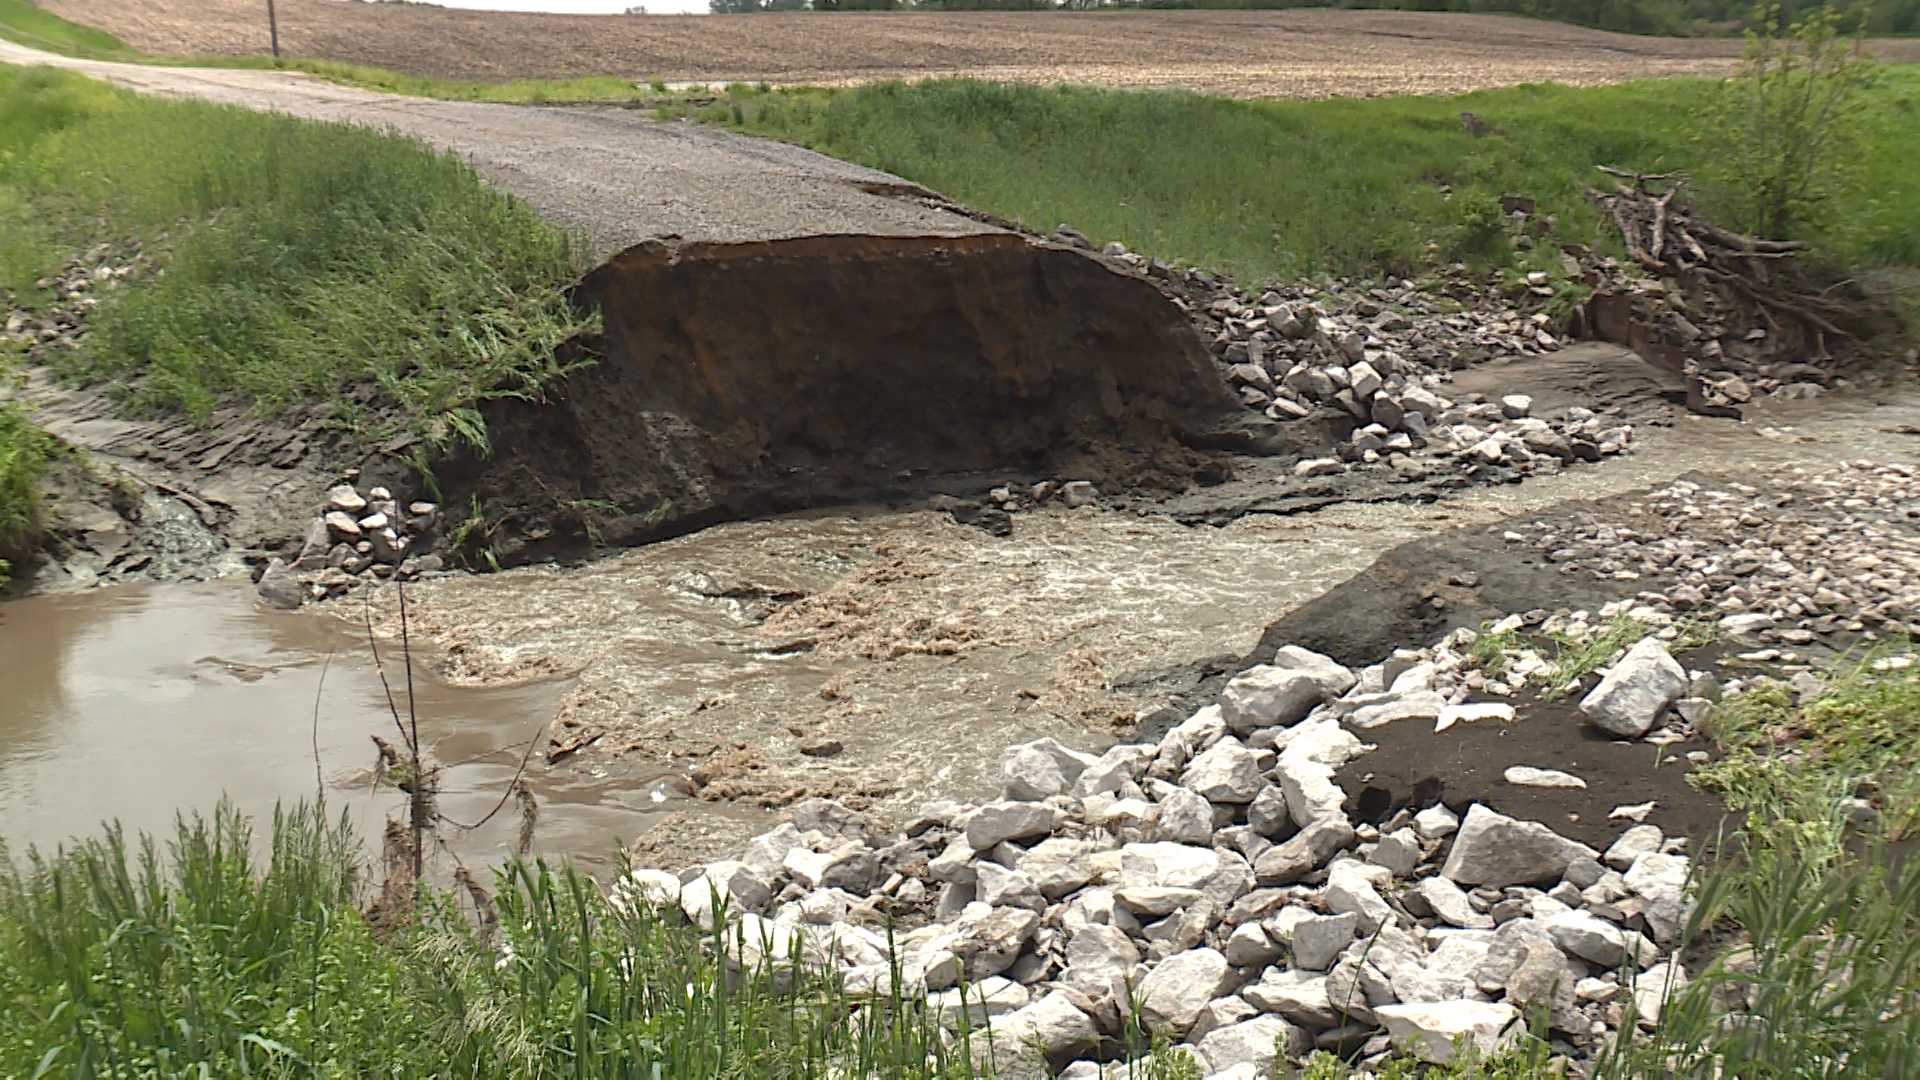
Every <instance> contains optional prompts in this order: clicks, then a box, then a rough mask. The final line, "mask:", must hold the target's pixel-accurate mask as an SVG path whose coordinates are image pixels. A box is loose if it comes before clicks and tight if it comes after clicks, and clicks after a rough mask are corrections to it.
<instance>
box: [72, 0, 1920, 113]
mask: <svg viewBox="0 0 1920 1080" xmlns="http://www.w3.org/2000/svg"><path fill="white" fill-rule="evenodd" d="M42 6H44V7H45V8H47V9H48V10H49V11H52V12H53V13H54V14H57V15H60V16H62V17H64V18H67V19H71V20H73V21H75V22H80V23H84V24H87V25H89V26H94V27H98V28H100V29H103V30H106V31H108V32H110V33H112V34H114V35H116V36H118V37H119V38H120V39H121V40H123V41H125V42H126V43H127V44H129V45H131V46H133V47H134V48H137V49H141V50H144V51H146V52H149V53H155V54H163V55H176V56H193V55H219V56H247V55H257V54H262V53H265V52H266V49H267V42H266V28H265V26H264V20H263V19H262V18H261V5H260V4H259V3H258V2H257V0H198V2H195V3H191V4H189V3H183V2H181V0H44V2H43V4H42ZM279 13H280V36H281V43H282V45H283V47H284V48H285V49H286V50H287V51H288V53H289V54H290V55H293V56H297V57H302V58H313V59H328V60H339V61H346V62H351V63H357V64H368V65H373V66H376V67H381V68H388V69H392V70H395V71H401V72H406V73H409V74H415V75H425V76H433V77H439V78H458V79H483V80H485V79H501V80H504V79H513V78H563V77H572V76H584V75H617V76H622V77H626V78H631V79H635V80H652V79H662V80H667V81H671V82H680V81H711V82H730V81H750V82H759V81H766V82H771V83H780V84H794V83H810V84H821V85H845V84H851V83H860V82H872V81H878V80H886V79H919V78H933V77H943V76H968V77H973V78H984V79H995V80H1003V81H1009V82H1023V83H1059V82H1071V83H1081V84H1094V85H1102V86H1110V87H1124V88H1136V89H1148V88H1161V89H1164V88H1185V89H1189V90H1195V91H1200V92H1204V93H1210V94H1223V95H1227V96H1232V97H1240V98H1312V97H1372V96H1379V95H1386V94H1404V93H1420V94H1443V93H1461V92H1465V91H1470V90H1478V89H1486V88H1490V87H1499V86H1511V85H1515V84H1519V83H1529V82H1547V81H1551V82H1559V83H1566V84H1571V85H1580V86H1590V85H1600V84H1606V83H1616V82H1623V81H1626V80H1629V79H1642V78H1652V77H1660V76H1675V75H1706V74H1714V73H1718V72H1720V71H1723V70H1726V68H1727V67H1728V66H1729V64H1730V63H1731V61H1732V60H1733V58H1734V57H1735V56H1737V55H1738V53H1739V50H1740V43H1739V42H1737V41H1729V40H1691V39H1674V38H1650V37H1632V36H1627V35H1621V34H1609V33H1603V32H1600V31H1595V30H1587V29H1582V28H1579V27H1574V26H1567V25H1562V24H1558V23H1550V22H1539V21H1534V20H1529V19H1519V18H1509V17H1504V16H1492V15H1450V14H1421V13H1406V12H1384V11H1381V12H1374V11H1365V12H1363V11H1338V12H1336V11H1246V12H1234V11H1180V12H1132V13H1117V14H1106V15H1095V14H1066V13H1045V12H1041V13H1026V12H1021V13H1013V12H1007V13H990V12H965V13H945V14H933V13H927V14H912V15H902V14H844V15H831V16H827V15H807V14H795V15H755V16H747V17H731V18H710V17H693V16H645V17H627V16H576V15H534V14H505V13H495V12H473V11H456V10H450V9H443V8H435V7H429V6H423V5H415V4H367V3H356V2H348V0H280V2H279ZM1874 51H1875V52H1876V53H1877V54H1878V55H1880V56H1882V57H1883V58H1885V59H1889V60H1920V40H1889V41H1882V42H1877V43H1875V46H1874Z"/></svg>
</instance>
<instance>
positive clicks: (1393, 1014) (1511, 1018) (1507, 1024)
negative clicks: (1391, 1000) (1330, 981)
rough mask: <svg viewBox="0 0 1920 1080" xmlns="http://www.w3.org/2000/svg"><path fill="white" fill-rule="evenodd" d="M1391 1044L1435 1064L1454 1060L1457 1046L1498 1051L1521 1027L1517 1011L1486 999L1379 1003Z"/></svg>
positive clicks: (1483, 1054) (1484, 1052) (1378, 1011)
mask: <svg viewBox="0 0 1920 1080" xmlns="http://www.w3.org/2000/svg"><path fill="white" fill-rule="evenodd" d="M1374 1015H1375V1016H1377V1017H1379V1019H1380V1023H1381V1024H1382V1025H1383V1026H1385V1027H1386V1029H1387V1034H1388V1036H1389V1037H1390V1038H1392V1040H1393V1045H1394V1046H1396V1047H1398V1048H1399V1049H1401V1050H1403V1051H1405V1052H1407V1053H1410V1054H1412V1055H1414V1056H1415V1057H1417V1058H1419V1059H1420V1060H1422V1061H1425V1062H1428V1063H1430V1064H1434V1065H1446V1064H1448V1063H1450V1062H1452V1061H1453V1059H1454V1054H1455V1047H1456V1046H1457V1045H1466V1046H1470V1047H1472V1048H1473V1050H1475V1051H1476V1052H1477V1053H1478V1054H1479V1056H1480V1057H1482V1058H1487V1057H1492V1056H1494V1055H1496V1054H1498V1053H1499V1052H1500V1051H1501V1050H1502V1049H1503V1048H1505V1047H1506V1046H1507V1045H1508V1044H1509V1043H1511V1042H1512V1041H1513V1040H1514V1039H1516V1038H1518V1037H1519V1033H1520V1031H1521V1030H1522V1028H1523V1025H1522V1024H1521V1023H1520V1010H1518V1009H1516V1008H1514V1007H1513V1006H1511V1005H1504V1004H1497V1003H1494V1002H1486V1001H1467V1000H1460V1001H1436V1002H1425V1003H1420V1004H1414V1005H1382V1006H1380V1007H1379V1008H1377V1009H1375V1010H1374Z"/></svg>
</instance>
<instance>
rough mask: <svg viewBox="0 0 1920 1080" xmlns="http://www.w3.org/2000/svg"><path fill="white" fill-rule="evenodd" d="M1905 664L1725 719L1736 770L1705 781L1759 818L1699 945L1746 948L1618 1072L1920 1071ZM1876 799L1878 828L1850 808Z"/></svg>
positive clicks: (1918, 882)
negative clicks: (1714, 939) (1735, 941)
mask: <svg viewBox="0 0 1920 1080" xmlns="http://www.w3.org/2000/svg"><path fill="white" fill-rule="evenodd" d="M1902 653H1907V654H1908V655H1911V653H1910V652H1909V651H1908V649H1907V648H1904V647H1903V648H1887V649H1882V650H1879V651H1876V652H1875V653H1872V654H1869V655H1868V656H1867V657H1866V658H1865V659H1864V660H1857V661H1854V662H1849V663H1843V664H1841V665H1839V666H1838V667H1836V668H1835V669H1834V670H1833V671H1832V672H1830V673H1829V675H1828V688H1827V690H1826V692H1825V693H1823V694H1821V695H1820V696H1818V697H1817V698H1815V699H1813V700H1811V701H1808V702H1803V703H1800V704H1798V705H1796V704H1795V703H1794V702H1793V701H1792V699H1791V697H1790V695H1789V694H1788V693H1787V692H1786V691H1784V690H1783V689H1780V688H1776V687H1767V688H1762V689H1757V690H1753V691H1749V692H1747V693H1745V694H1741V695H1738V696H1735V697H1734V698H1732V699H1730V700H1729V701H1728V702H1727V703H1726V704H1725V705H1724V706H1723V707H1721V708H1720V709H1718V710H1716V714H1715V732H1714V734H1715V738H1716V739H1717V740H1718V741H1719V742H1720V744H1721V746H1722V749H1723V750H1724V751H1725V755H1726V756H1725V757H1724V758H1722V759H1721V760H1719V761H1717V762H1714V763H1713V764H1711V765H1709V766H1707V767H1704V768H1702V769H1700V770H1697V771H1696V772H1695V773H1694V777H1695V779H1696V781H1697V782H1698V783H1700V784H1702V785H1703V786H1704V787H1706V788H1707V789H1708V790H1711V791H1714V792H1715V793H1717V794H1719V795H1721V796H1722V797H1724V798H1725V799H1727V801H1728V803H1729V804H1730V805H1731V806H1733V807H1734V808H1735V809H1739V810H1743V811H1745V812H1746V813H1747V815H1748V819H1747V826H1746V828H1745V830H1744V832H1743V834H1742V837H1741V840H1742V841H1743V842H1742V843H1741V844H1740V845H1739V854H1738V855H1737V856H1733V857H1730V858H1729V859H1728V861H1727V862H1725V863H1723V864H1722V865H1721V866H1720V867H1719V868H1718V869H1717V870H1716V871H1715V872H1713V873H1712V874H1710V875H1708V876H1707V877H1706V879H1705V880H1704V882H1703V884H1702V886H1701V889H1700V892H1699V896H1698V898H1697V907H1696V909H1695V913H1694V917H1693V920H1692V924H1693V925H1692V927H1691V929H1690V932H1689V936H1690V937H1691V938H1694V939H1699V938H1700V937H1702V936H1703V935H1707V934H1710V933H1712V932H1714V931H1716V930H1718V931H1727V930H1737V931H1738V932H1739V934H1740V935H1741V936H1742V937H1743V938H1744V942H1743V943H1742V944H1740V945H1739V946H1738V947H1736V948H1733V949H1731V950H1730V951H1727V952H1725V953H1723V954H1722V955H1721V956H1720V957H1719V958H1718V959H1717V960H1716V961H1715V963H1714V964H1713V966H1712V967H1711V968H1709V969H1708V970H1707V971H1706V972H1704V973H1703V977H1701V978H1698V979H1696V981H1695V982H1694V983H1693V984H1691V985H1690V986H1688V987H1687V988H1686V990H1685V991H1684V992H1682V993H1681V994H1680V995H1679V996H1678V998H1677V999H1676V1001H1675V1002H1674V1003H1673V1004H1672V1005H1670V1006H1669V1007H1668V1009H1667V1010H1666V1012H1665V1014H1664V1015H1663V1016H1662V1017H1661V1022H1660V1026H1659V1028H1658V1029H1657V1030H1656V1032H1655V1033H1654V1034H1653V1035H1652V1036H1651V1037H1649V1038H1647V1039H1644V1040H1640V1041H1637V1042H1634V1043H1632V1044H1629V1045H1625V1046H1622V1047H1620V1048H1619V1049H1618V1051H1617V1053H1616V1054H1614V1055H1613V1056H1612V1057H1611V1058H1609V1059H1608V1061H1607V1062H1605V1063H1604V1067H1603V1068H1602V1069H1601V1071H1600V1075H1602V1076H1641V1075H1675V1076H1689V1077H1690V1076H1701V1077H1706V1076H1742V1077H1745V1076H1758V1077H1802V1076H1833V1077H1838V1076H1863V1077H1864V1076H1873V1077H1880V1076H1913V1075H1916V1072H1920V859H1915V858H1913V857H1911V855H1912V851H1911V849H1912V845H1913V841H1914V838H1915V837H1914V831H1915V827H1916V824H1917V823H1920V816H1917V815H1920V665H1916V666H1913V667H1907V668H1905V669H1898V670H1894V669H1880V668H1876V667H1875V666H1874V661H1875V660H1877V659H1880V658H1882V657H1883V656H1891V655H1899V654H1902ZM1863 796H1864V797H1868V802H1869V803H1870V804H1871V805H1872V806H1873V807H1875V808H1876V809H1877V811H1878V813H1877V815H1876V816H1871V817H1868V818H1866V819H1864V820H1863V819H1860V818H1858V817H1855V816H1854V814H1853V813H1852V812H1851V811H1850V804H1849V801H1848V800H1852V799H1855V798H1859V797H1863ZM1850 819H1851V820H1850ZM1896 853H1904V856H1905V857H1901V856H1900V855H1899V854H1896ZM1729 997H1734V998H1738V999H1740V1000H1744V1001H1745V1002H1746V1003H1747V1012H1746V1014H1745V1018H1744V1019H1743V1020H1742V1021H1741V1022H1738V1023H1730V1022H1728V1021H1727V1018H1726V1008H1725V1005H1724V1002H1725V1001H1726V1000H1727V999H1728V998H1729Z"/></svg>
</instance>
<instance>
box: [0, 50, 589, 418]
mask: <svg viewBox="0 0 1920 1080" xmlns="http://www.w3.org/2000/svg"><path fill="white" fill-rule="evenodd" d="M0 98H4V99H5V100H6V101H7V103H8V107H7V109H6V111H5V112H4V113H0V234H3V235H5V236H6V237H7V240H6V241H5V242H4V244H0V260H3V261H0V288H6V289H12V290H14V291H16V292H17V293H19V294H21V295H22V296H23V297H24V298H25V299H26V300H27V302H29V303H32V302H33V292H34V290H33V282H34V280H35V279H36V278H38V277H39V276H40V275H42V274H45V273H47V272H48V271H49V270H53V269H56V268H57V267H58V266H60V265H61V264H62V263H63V262H64V261H65V260H66V259H67V258H68V257H69V256H70V255H71V253H73V252H74V251H78V250H82V249H84V248H86V247H88V246H91V245H92V244H93V243H94V242H96V241H98V240H103V239H108V240H114V241H121V240H127V239H141V240H144V241H146V242H147V247H148V250H149V252H154V253H157V257H158V259H159V261H160V263H161V265H162V266H163V267H164V273H163V274H161V275H159V276H157V277H153V278H150V279H147V280H143V281H140V282H138V283H137V285H136V286H135V287H133V288H128V289H121V290H117V291H115V292H112V293H109V294H104V295H105V299H104V300H103V302H102V304H101V306H100V307H99V309H98V310H97V312H96V313H95V316H94V319H93V322H92V326H93V333H92V334H91V335H90V336H89V338H88V341H87V344H86V346H85V347H84V348H82V349H81V350H78V351H77V353H76V354H72V355H63V356H62V357H61V358H60V359H58V360H57V361H55V362H56V363H59V364H60V365H61V366H62V367H63V369H64V370H65V373H66V374H69V375H71V376H74V377H77V378H83V379H91V380H112V381H114V382H116V383H118V384H119V385H121V386H122V387H123V388H124V391H125V394H126V396H127V398H128V400H129V403H130V404H132V405H134V406H139V407H148V408H166V409H183V410H186V411H187V412H189V413H190V414H193V415H195V416H205V415H206V414H207V413H208V412H209V411H210V410H211V409H212V408H213V407H214V406H215V405H216V404H219V403H221V402H223V401H241V402H249V403H253V404H255V405H257V406H258V407H260V408H261V409H263V410H266V411H272V410H277V409H283V408H287V407H292V406H297V405H309V404H315V403H323V404H325V403H331V405H332V407H335V408H336V409H337V410H338V415H339V418H340V419H341V420H342V421H344V422H347V423H351V424H359V423H365V422H368V421H369V417H367V416H364V415H360V414H358V413H356V412H354V411H352V410H350V409H349V408H348V407H347V406H346V405H344V404H342V403H344V402H346V401H348V400H354V398H350V396H349V392H350V391H354V390H357V389H360V388H364V387H369V386H370V387H374V388H377V391H378V393H377V395H375V396H373V397H372V398H370V399H368V398H364V397H361V398H360V400H365V401H368V402H369V403H370V404H371V406H372V411H373V412H374V413H376V414H383V415H384V416H386V417H387V418H389V419H392V420H395V421H396V422H397V421H398V418H405V419H404V422H406V423H408V424H410V425H413V426H416V427H420V428H424V429H425V430H427V431H428V433H429V434H432V433H435V432H443V431H446V430H449V429H450V427H451V426H450V425H448V424H446V423H445V420H446V418H447V417H448V416H449V414H454V415H460V414H459V413H457V412H456V411H457V410H465V409H468V408H470V407H471V405H472V404H473V403H474V402H475V401H477V400H479V399H481V398H484V397H486V396H489V395H496V394H531V393H536V392H537V389H538V387H539V386H540V385H541V384H542V383H543V382H545V381H546V380H547V379H549V378H551V377H553V376H554V374H555V373H556V371H557V368H556V361H555V359H554V349H555V347H556V346H557V345H558V344H560V343H561V342H562V341H565V340H567V339H568V338H570V337H572V336H574V335H575V334H577V333H579V332H581V331H583V330H585V329H588V328H590V326H591V320H589V319H588V318H587V317H586V316H584V315H582V314H581V313H579V312H576V311H575V310H574V309H573V308H572V307H571V306H570V305H569V303H568V302H567V300H566V298H565V296H564V292H563V290H564V289H565V288H566V287H567V286H568V285H569V284H570V283H571V282H572V281H574V280H576V279H577V275H578V273H579V270H580V269H581V262H580V258H579V253H578V251H577V246H576V244H575V243H574V242H573V241H572V240H571V239H570V238H569V237H568V236H566V235H564V234H562V233H560V232H558V231H556V230H554V229H553V228H551V227H549V226H547V225H545V224H544V223H542V222H541V221H539V220H538V219H537V218H536V217H535V215H534V214H533V212H532V211H531V210H530V209H528V208H527V207H526V206H525V205H523V204H521V203H519V202H517V201H516V200H514V199H512V198H510V197H509V196H507V195H504V194H502V193H500V192H498V191H495V190H493V189H492V188H490V187H488V186H487V185H486V184H485V183H484V182H483V181H482V180H481V179H480V178H479V176H477V175H476V174H475V173H474V172H473V171H472V170H471V169H470V168H468V167H467V166H466V165H465V164H464V163H462V162H460V161H459V160H457V159H455V158H453V157H451V156H448V155H443V154H438V153H435V152H433V151H431V150H430V149H428V148H427V147H425V146H424V145H422V144H420V143H418V142H415V141H413V140H410V139H405V138H401V137H398V136H394V135H389V134H383V133H380V132H376V131H372V130H368V129H364V128H353V127H346V126H340V125H331V124H319V123H311V122H306V121H298V120H293V119H289V118H287V117H283V116H275V115H269V114H263V113H255V112H250V111H247V110H243V109H237V108H228V107H221V106H214V105H208V104H203V103H197V102H180V101H166V100H157V99H153V98H145V97H140V96H137V95H134V94H131V93H126V92H122V91H118V90H114V89H111V88H109V87H106V86H104V85H102V84H100V83H96V82H92V81H90V80H87V79H84V78H81V77H79V76H76V75H71V74H66V73H61V72H54V71H50V70H46V69H12V68H0ZM373 419H374V420H378V417H377V416H376V417H374V418H373ZM453 426H457V425H453Z"/></svg>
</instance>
